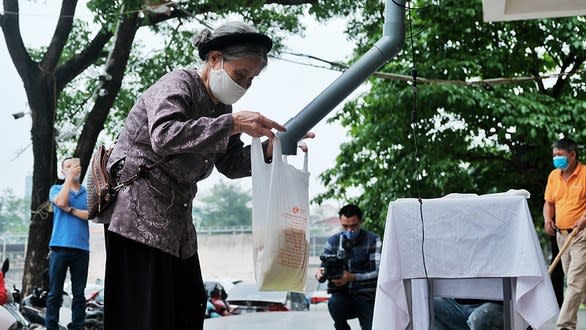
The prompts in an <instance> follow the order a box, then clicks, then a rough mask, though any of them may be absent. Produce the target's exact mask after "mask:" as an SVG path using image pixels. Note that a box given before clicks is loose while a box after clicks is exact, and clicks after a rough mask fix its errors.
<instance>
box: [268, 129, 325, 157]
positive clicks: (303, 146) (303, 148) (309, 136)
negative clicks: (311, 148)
mask: <svg viewBox="0 0 586 330" xmlns="http://www.w3.org/2000/svg"><path fill="white" fill-rule="evenodd" d="M314 137H315V133H314V132H311V131H309V132H307V133H306V134H305V135H304V136H303V137H302V138H301V139H313V138H314ZM273 140H274V137H272V138H269V143H268V145H267V151H266V154H265V161H266V160H268V159H271V157H273ZM297 146H298V147H299V149H301V151H303V152H307V150H308V149H307V144H305V142H303V141H301V140H300V141H299V143H298V144H297Z"/></svg>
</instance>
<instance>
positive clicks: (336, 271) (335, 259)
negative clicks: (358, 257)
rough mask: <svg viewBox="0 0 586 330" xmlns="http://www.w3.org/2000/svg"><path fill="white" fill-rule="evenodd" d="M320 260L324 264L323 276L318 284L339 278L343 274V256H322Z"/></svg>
mask: <svg viewBox="0 0 586 330" xmlns="http://www.w3.org/2000/svg"><path fill="white" fill-rule="evenodd" d="M319 258H320V260H321V261H322V262H323V264H324V272H323V276H322V277H321V279H320V280H319V282H320V283H323V282H325V281H326V280H331V279H336V278H341V277H342V275H343V274H344V263H345V262H344V261H345V258H344V257H343V256H340V255H337V254H322V255H321V256H320V257H319Z"/></svg>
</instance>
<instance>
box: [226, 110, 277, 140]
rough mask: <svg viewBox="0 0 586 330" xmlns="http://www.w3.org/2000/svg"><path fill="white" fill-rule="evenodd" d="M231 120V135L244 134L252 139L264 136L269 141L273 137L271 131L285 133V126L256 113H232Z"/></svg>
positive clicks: (273, 134)
mask: <svg viewBox="0 0 586 330" xmlns="http://www.w3.org/2000/svg"><path fill="white" fill-rule="evenodd" d="M232 120H233V122H234V127H233V128H232V135H234V134H239V133H246V134H248V135H250V136H252V137H261V136H266V137H268V138H269V139H272V138H274V137H275V133H273V131H272V130H273V129H276V130H277V131H280V132H285V131H286V129H285V126H282V125H280V124H278V123H276V122H274V121H272V120H270V119H268V118H267V117H265V116H263V115H261V114H260V113H258V112H252V111H239V112H234V113H232Z"/></svg>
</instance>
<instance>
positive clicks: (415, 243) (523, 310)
mask: <svg viewBox="0 0 586 330" xmlns="http://www.w3.org/2000/svg"><path fill="white" fill-rule="evenodd" d="M450 197H451V198H440V199H424V200H422V210H423V224H424V226H425V227H424V229H425V230H424V235H425V236H424V247H423V251H424V253H425V265H426V267H427V276H428V277H429V278H446V279H458V278H502V277H513V278H516V286H515V287H514V290H513V292H514V296H513V304H514V308H515V310H516V311H517V312H518V313H519V314H520V315H521V317H522V318H523V319H524V320H526V321H527V322H528V323H529V324H530V325H531V326H532V327H533V328H534V329H537V328H539V327H540V326H541V325H542V324H544V323H545V322H546V321H548V320H549V319H550V318H552V317H553V316H555V315H557V313H558V305H557V300H556V297H555V294H554V291H553V287H552V285H551V281H550V278H549V274H548V273H547V268H546V264H545V259H544V257H543V252H542V251H541V246H540V244H539V239H538V237H537V234H536V232H535V227H534V226H533V221H532V219H531V214H530V212H529V208H528V206H527V201H526V197H527V196H526V195H525V194H523V193H519V191H515V192H511V193H505V194H492V195H490V194H489V195H482V196H470V195H460V196H454V195H452V196H450ZM421 229H422V220H421V216H420V203H419V201H418V200H417V199H399V200H397V201H394V202H391V203H390V205H389V210H388V214H387V222H386V227H385V235H384V241H383V248H382V255H381V264H380V272H379V278H378V287H377V293H376V302H375V311H374V321H373V329H405V328H406V327H407V325H408V323H409V311H408V306H407V299H406V295H405V289H404V283H403V280H404V279H421V278H425V271H424V267H423V258H422V230H421ZM493 283H494V282H493ZM497 283H498V282H497ZM478 285H482V284H479V282H476V281H461V283H459V284H458V286H457V289H458V290H455V291H458V293H459V294H462V293H465V292H466V291H467V290H472V291H474V290H476V291H478V290H477V289H478ZM475 287H476V288H475ZM414 291H415V292H413V294H414V295H417V290H414ZM423 291H424V290H419V292H420V294H424V293H425V292H423ZM481 291H482V290H481ZM484 291H485V292H486V291H487V290H484ZM489 291H490V290H489ZM454 293H456V292H454ZM494 293H496V294H497V295H500V296H502V290H500V291H499V290H496V292H494ZM481 295H482V294H481ZM454 296H456V297H457V295H454ZM490 296H491V295H487V297H486V298H493V297H490ZM460 297H466V295H465V294H464V295H461V296H460ZM475 297H477V298H481V297H479V296H478V295H475ZM424 299H425V298H421V297H413V302H415V301H417V300H419V301H423V300H424ZM423 305H425V304H423ZM413 308H414V309H415V308H416V307H415V306H413ZM425 308H427V307H425ZM413 313H414V314H419V315H421V311H419V313H417V311H415V310H414V311H413ZM419 323H421V322H418V320H415V322H414V329H415V330H416V329H419V328H420V326H423V325H420V326H418V324H419ZM426 327H427V322H425V328H426Z"/></svg>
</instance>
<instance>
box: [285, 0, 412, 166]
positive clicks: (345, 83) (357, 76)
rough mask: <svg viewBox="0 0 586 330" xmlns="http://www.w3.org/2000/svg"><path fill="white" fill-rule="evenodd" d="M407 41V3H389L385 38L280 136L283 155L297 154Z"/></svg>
mask: <svg viewBox="0 0 586 330" xmlns="http://www.w3.org/2000/svg"><path fill="white" fill-rule="evenodd" d="M404 42H405V0H386V2H385V23H384V26H383V36H382V38H381V39H380V40H378V41H377V42H376V43H375V44H374V46H373V47H372V48H371V49H370V50H369V51H368V52H366V54H364V55H363V56H362V57H361V58H360V59H359V60H358V61H356V63H354V64H353V65H352V66H351V67H350V68H348V70H346V71H345V72H344V73H343V74H342V75H341V76H340V77H338V79H336V80H335V81H334V82H333V83H332V84H331V85H330V86H328V87H327V88H326V89H324V91H323V92H321V93H320V94H319V95H318V96H317V97H316V98H315V99H313V101H311V102H310V103H309V104H308V105H307V106H305V108H303V110H301V111H300V112H299V113H298V114H297V115H296V116H295V117H293V118H291V119H289V120H288V121H287V122H286V123H285V127H286V128H287V131H286V132H284V133H280V132H279V133H278V136H279V138H280V140H281V146H282V149H283V154H285V155H295V154H296V153H297V141H299V140H300V139H301V138H302V137H303V136H304V135H305V133H307V132H308V131H309V130H310V129H311V128H312V127H313V126H315V125H316V124H317V123H319V121H320V120H322V119H323V118H324V117H325V116H326V115H327V114H328V113H329V112H330V111H332V110H333V109H334V108H335V107H336V106H337V105H338V104H340V102H342V101H343V100H344V99H345V98H346V97H347V96H348V95H350V93H352V92H353V91H354V90H355V89H356V88H358V86H360V84H362V83H363V82H364V81H365V80H366V79H367V78H368V77H369V76H370V75H371V74H373V73H374V72H375V71H376V70H378V68H380V67H381V66H383V65H384V64H385V63H386V62H388V61H389V60H390V59H392V58H393V57H395V56H396V55H397V54H398V53H399V52H400V51H401V49H402V48H403V43H404Z"/></svg>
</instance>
